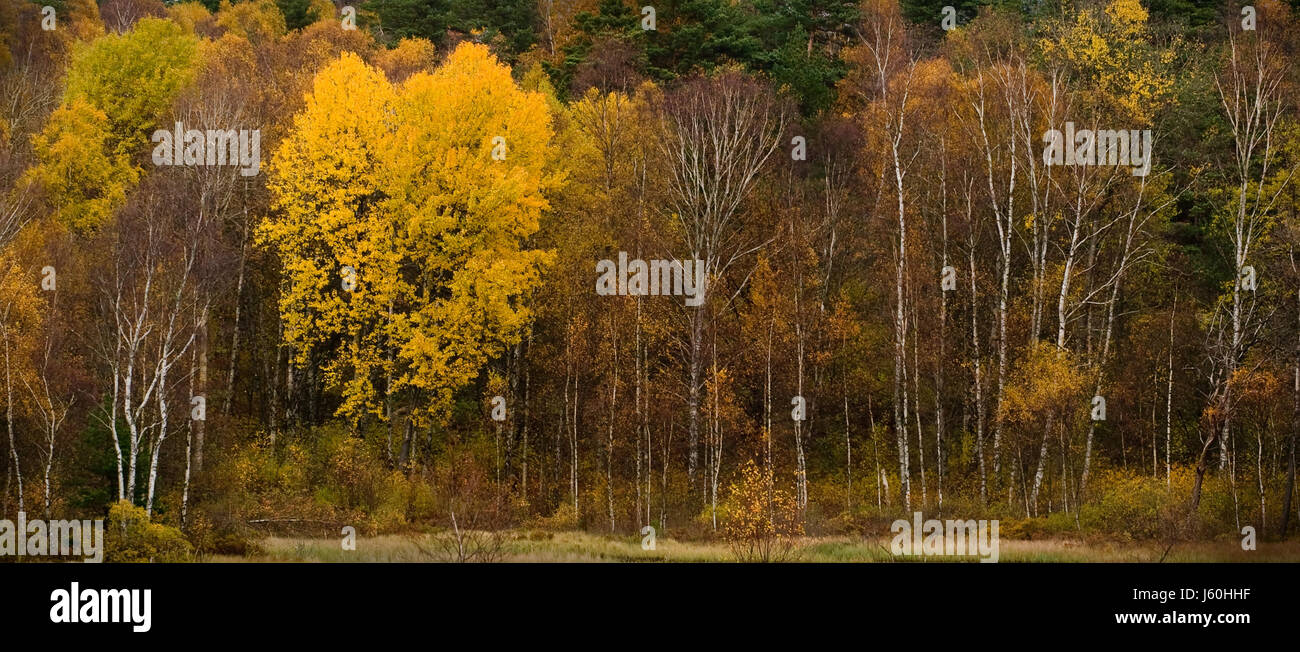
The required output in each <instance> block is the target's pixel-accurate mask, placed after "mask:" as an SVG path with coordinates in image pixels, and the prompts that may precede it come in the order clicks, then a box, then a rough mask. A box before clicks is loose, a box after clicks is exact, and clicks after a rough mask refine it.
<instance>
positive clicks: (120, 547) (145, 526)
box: [104, 501, 192, 563]
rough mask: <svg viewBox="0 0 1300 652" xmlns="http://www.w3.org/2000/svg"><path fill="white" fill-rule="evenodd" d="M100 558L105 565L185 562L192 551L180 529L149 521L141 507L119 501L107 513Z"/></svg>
mask: <svg viewBox="0 0 1300 652" xmlns="http://www.w3.org/2000/svg"><path fill="white" fill-rule="evenodd" d="M104 539H105V540H104V559H105V561H109V562H119V563H131V562H164V563H173V562H182V561H189V560H190V555H191V552H192V549H191V548H190V543H189V541H186V540H185V535H183V534H181V531H180V530H177V529H176V528H173V527H168V526H166V525H162V524H159V523H153V522H151V521H150V520H149V515H148V514H147V513H145V511H144V508H143V507H136V506H135V505H132V504H131V503H129V502H126V501H119V502H117V503H115V504H114V505H113V506H112V507H110V508H109V510H108V523H107V527H106V528H105V531H104Z"/></svg>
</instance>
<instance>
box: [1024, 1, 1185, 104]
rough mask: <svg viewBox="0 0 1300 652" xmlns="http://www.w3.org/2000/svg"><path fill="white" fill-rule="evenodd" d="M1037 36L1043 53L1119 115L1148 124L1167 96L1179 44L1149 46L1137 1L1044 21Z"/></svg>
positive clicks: (1144, 14) (1170, 91) (1143, 13)
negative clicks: (1044, 27) (1040, 36)
mask: <svg viewBox="0 0 1300 652" xmlns="http://www.w3.org/2000/svg"><path fill="white" fill-rule="evenodd" d="M1047 33H1048V36H1047V37H1045V38H1043V39H1041V40H1040V41H1039V46H1040V47H1041V48H1042V50H1043V53H1044V54H1045V55H1047V57H1048V58H1049V59H1051V60H1055V61H1058V62H1060V63H1063V64H1065V65H1066V66H1068V67H1069V68H1071V69H1073V70H1074V71H1075V73H1076V74H1079V75H1080V76H1081V77H1082V79H1083V80H1084V81H1085V82H1086V83H1087V84H1089V85H1090V86H1091V87H1092V88H1093V89H1094V90H1096V91H1097V92H1099V93H1100V94H1101V96H1100V97H1099V98H1097V99H1100V100H1102V101H1109V102H1110V103H1112V104H1114V105H1115V106H1116V107H1118V108H1119V109H1120V110H1121V111H1122V112H1123V113H1124V117H1126V118H1131V119H1136V120H1138V121H1139V122H1140V123H1141V124H1150V122H1151V120H1152V119H1153V118H1154V117H1155V115H1156V114H1157V113H1158V112H1159V111H1160V110H1161V109H1162V108H1163V107H1164V106H1165V105H1166V104H1167V103H1168V102H1169V101H1171V100H1172V94H1173V86H1174V79H1173V73H1172V71H1171V64H1172V63H1173V61H1174V57H1175V53H1176V51H1177V48H1178V41H1177V40H1175V41H1174V42H1173V43H1170V44H1169V45H1168V46H1167V47H1159V46H1156V45H1154V44H1153V43H1152V42H1151V41H1152V37H1151V33H1150V30H1149V29H1148V28H1147V11H1146V9H1144V8H1143V7H1142V4H1141V3H1140V2H1139V1H1138V0H1111V2H1110V3H1108V4H1107V5H1106V7H1105V10H1104V11H1102V12H1097V11H1094V10H1091V9H1083V10H1079V11H1077V12H1075V13H1073V15H1069V14H1067V16H1065V17H1064V18H1062V19H1060V20H1058V21H1051V22H1049V23H1048V29H1047Z"/></svg>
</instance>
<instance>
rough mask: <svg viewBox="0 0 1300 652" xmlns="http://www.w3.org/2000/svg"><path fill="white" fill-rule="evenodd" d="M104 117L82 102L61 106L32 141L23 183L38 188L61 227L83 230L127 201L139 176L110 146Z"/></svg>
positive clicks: (101, 221)
mask: <svg viewBox="0 0 1300 652" xmlns="http://www.w3.org/2000/svg"><path fill="white" fill-rule="evenodd" d="M108 126H109V123H108V118H107V116H105V115H104V112H103V111H100V110H99V109H96V108H94V107H92V106H91V105H90V104H89V103H87V102H86V101H85V100H83V99H75V100H73V101H72V104H71V105H68V106H62V107H59V108H58V109H56V110H55V111H54V113H53V114H52V115H51V116H50V120H49V124H48V125H47V126H46V128H45V130H44V131H42V132H40V133H38V134H36V135H35V136H33V137H32V149H33V151H34V152H35V154H36V161H37V164H36V165H34V166H32V168H31V169H29V170H28V171H27V175H26V180H28V181H33V182H36V183H38V184H40V185H41V186H42V187H43V188H44V189H45V192H46V194H47V196H48V200H49V202H50V204H51V207H52V208H53V209H54V215H55V217H56V219H58V220H59V221H60V222H61V223H63V224H65V225H67V226H69V227H71V228H73V229H76V230H79V231H80V230H87V229H92V228H94V227H97V226H99V225H100V224H103V223H104V222H105V221H106V220H107V219H108V218H109V216H110V215H112V212H113V211H114V210H115V209H116V208H117V207H118V206H121V205H122V203H123V202H125V201H126V192H127V189H129V188H130V187H131V186H132V185H134V184H135V181H136V178H137V174H138V173H137V171H136V170H135V168H134V167H132V166H131V164H130V162H128V161H127V160H126V158H125V157H124V156H122V155H120V154H117V153H115V152H113V151H112V149H111V148H110V147H109V144H110V135H109V133H108Z"/></svg>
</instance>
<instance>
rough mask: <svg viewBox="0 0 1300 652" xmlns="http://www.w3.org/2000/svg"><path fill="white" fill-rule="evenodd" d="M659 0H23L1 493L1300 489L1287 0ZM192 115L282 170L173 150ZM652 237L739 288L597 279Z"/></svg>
mask: <svg viewBox="0 0 1300 652" xmlns="http://www.w3.org/2000/svg"><path fill="white" fill-rule="evenodd" d="M44 4H48V5H49V6H52V7H54V8H55V13H56V15H57V28H56V29H54V30H48V31H47V30H43V29H42V27H41V21H42V17H43V16H42V6H43V5H44ZM646 4H653V5H654V9H655V29H654V30H652V31H651V30H645V29H643V25H642V21H643V15H642V11H641V8H640V6H639V4H638V5H637V6H634V4H633V3H631V2H622V1H619V0H510V1H501V2H488V1H484V0H375V1H366V2H360V3H358V5H357V6H356V9H357V12H356V29H345V26H344V22H345V16H344V15H343V14H342V13H341V12H340V7H341V6H340V7H336V6H335V5H332V4H330V3H329V1H328V0H281V1H279V2H272V1H271V0H255V1H245V2H238V3H236V4H230V3H229V2H222V3H221V4H220V5H218V4H217V3H215V2H203V3H195V2H189V3H183V4H164V3H162V2H159V1H158V0H106V1H104V2H100V3H98V4H96V3H94V2H92V1H91V0H62V1H55V0H46V1H44V2H41V3H32V2H28V1H26V0H0V242H2V243H3V249H2V250H0V285H2V286H3V290H2V291H0V340H2V342H0V343H2V345H3V347H2V348H3V365H4V370H3V380H0V382H3V390H0V404H2V405H3V413H2V414H0V418H3V423H4V426H5V429H4V431H3V432H0V452H3V454H4V459H5V472H4V481H3V482H4V484H3V498H2V500H0V511H3V513H4V514H6V515H12V514H14V513H16V512H17V511H19V510H25V511H26V512H28V513H29V514H30V515H33V517H35V515H43V516H47V517H53V518H60V517H70V516H71V515H84V516H87V517H89V516H96V515H98V516H103V515H105V514H107V513H108V511H109V508H110V506H112V505H114V504H116V507H114V508H113V509H114V511H115V514H117V516H118V517H122V515H123V514H130V513H133V512H134V513H135V514H136V516H135V517H134V518H136V520H137V521H139V520H140V519H142V518H143V517H142V516H140V514H147V515H148V517H149V518H150V519H152V521H153V522H154V523H155V524H156V525H153V526H148V527H154V528H157V532H156V533H155V534H156V535H157V536H158V537H160V540H164V539H165V540H169V541H171V543H170V544H168V545H172V544H174V545H175V546H176V548H177V549H180V548H184V549H186V550H189V549H195V550H200V551H203V550H208V551H213V550H216V551H222V550H226V551H229V550H236V551H237V550H239V549H240V548H241V546H244V545H246V543H247V542H248V541H249V540H250V539H253V538H255V537H256V536H257V535H258V534H259V533H264V532H266V531H268V530H267V528H275V527H292V526H293V525H294V524H298V525H302V526H303V527H310V526H312V525H313V524H320V525H321V527H322V529H323V531H325V532H327V533H328V534H331V535H337V530H338V526H339V525H340V524H352V525H355V526H357V527H358V528H360V529H361V530H362V531H363V532H365V533H369V534H375V533H385V532H403V531H410V530H419V529H427V528H441V527H450V526H452V525H453V524H452V520H453V518H455V519H456V523H455V527H457V528H459V529H471V530H477V531H497V530H502V529H506V528H513V527H538V528H551V529H557V530H559V529H585V530H588V531H591V532H606V533H614V534H617V535H625V536H626V535H635V534H636V533H637V532H638V531H639V530H640V529H641V527H642V526H644V525H653V526H654V527H655V528H657V529H658V531H659V536H661V537H662V536H674V537H682V538H692V537H696V538H711V537H731V538H745V537H750V538H759V539H763V538H767V537H792V536H796V535H799V534H808V535H820V534H836V533H872V532H881V531H883V530H884V528H885V524H887V523H888V522H889V521H890V520H892V519H893V518H896V517H898V516H900V515H904V514H909V513H910V512H912V511H924V512H925V513H926V514H927V517H930V516H945V517H960V518H980V517H993V518H1001V519H1003V528H1002V536H1003V537H1048V536H1080V535H1084V536H1092V537H1101V538H1106V539H1114V540H1133V539H1145V540H1156V539H1159V540H1170V541H1172V540H1185V539H1216V538H1234V537H1240V534H1239V531H1240V529H1241V528H1242V527H1243V526H1247V525H1252V526H1255V527H1256V528H1257V529H1258V530H1259V532H1260V534H1261V536H1263V537H1265V538H1278V537H1281V536H1283V535H1284V534H1285V531H1286V529H1287V528H1288V527H1289V526H1290V527H1292V529H1293V527H1294V521H1295V511H1296V505H1295V502H1294V501H1293V500H1292V490H1293V487H1294V475H1295V444H1296V436H1295V433H1296V429H1297V428H1300V266H1298V264H1300V263H1298V261H1297V252H1296V247H1297V245H1298V244H1300V213H1297V210H1298V209H1300V195H1298V194H1297V192H1298V190H1297V181H1300V180H1297V179H1295V178H1294V176H1295V173H1296V169H1297V166H1300V123H1297V117H1298V116H1300V105H1298V104H1297V101H1298V98H1300V92H1297V91H1300V88H1298V87H1297V83H1298V82H1300V76H1298V73H1300V60H1298V59H1297V58H1296V47H1297V42H1298V41H1297V38H1298V34H1300V31H1298V28H1300V25H1298V24H1297V22H1296V17H1295V14H1294V9H1293V8H1292V7H1291V6H1290V5H1288V4H1286V3H1281V2H1277V1H1276V0H1265V1H1261V2H1258V3H1256V4H1254V5H1253V7H1252V8H1253V13H1252V12H1249V11H1248V12H1247V13H1249V14H1250V16H1251V17H1252V18H1254V19H1255V24H1254V27H1255V29H1253V30H1249V29H1243V14H1242V12H1241V10H1240V7H1239V6H1237V5H1235V4H1231V5H1229V4H1223V3H1220V2H1212V1H1208V0H1153V1H1151V2H1139V1H1138V0H1111V1H1110V2H1102V1H1080V2H1061V3H1058V2H1046V1H1045V2H977V1H974V0H963V1H960V2H951V4H953V5H954V6H955V7H956V8H957V10H958V12H957V23H958V26H957V28H956V29H953V30H950V31H946V30H944V29H942V26H941V20H942V18H943V14H942V7H943V6H944V5H947V4H949V2H945V1H944V0H909V1H904V2H902V3H901V4H900V3H899V2H897V1H896V0H866V1H864V2H862V3H857V2H851V1H847V0H796V1H790V2H780V1H776V0H736V1H728V0H680V1H676V0H660V1H659V2H653V3H651V2H649V1H648V0H647V2H646ZM176 122H182V123H184V125H185V128H186V129H201V130H205V129H221V130H227V129H233V130H240V129H249V130H251V129H258V130H260V135H261V153H262V167H261V173H260V174H258V175H257V176H251V177H246V176H241V175H240V174H239V172H238V169H237V168H236V167H231V166H226V167H214V166H155V165H154V163H153V161H152V158H151V152H152V151H153V148H154V143H152V142H151V141H150V136H151V134H152V133H153V132H154V130H155V129H160V128H161V129H171V128H172V127H173V125H174V124H175V123H176ZM1066 122H1073V123H1074V124H1075V125H1077V126H1078V127H1079V128H1085V127H1089V128H1096V129H1125V130H1129V129H1132V130H1150V131H1151V132H1152V134H1153V141H1154V156H1153V159H1152V169H1151V172H1150V174H1149V175H1147V176H1136V175H1133V174H1131V173H1130V169H1129V168H1128V167H1127V166H1111V165H1101V166H1047V165H1045V164H1044V159H1043V146H1044V145H1043V134H1044V132H1045V131H1047V130H1048V129H1064V125H1065V123H1066ZM498 136H499V137H501V138H504V141H501V142H503V143H504V145H505V153H506V155H505V159H504V160H497V158H494V157H493V152H494V149H495V148H496V146H497V144H496V143H495V142H494V138H496V137H498ZM800 138H802V140H799V139H800ZM498 158H499V157H498ZM619 252H627V254H628V255H629V257H633V258H643V259H652V258H663V259H672V258H697V259H700V260H703V261H705V263H706V265H707V270H708V279H709V285H708V293H707V300H706V302H705V304H704V305H703V306H701V307H699V308H690V307H686V306H684V305H683V301H682V298H681V297H667V296H598V295H597V293H596V292H595V290H594V283H595V281H596V276H597V275H596V273H595V265H596V263H597V261H599V260H601V259H615V260H616V259H617V258H618V254H619ZM947 266H951V267H952V268H953V271H954V274H953V275H951V278H952V279H953V285H952V286H950V287H949V289H947V290H944V289H943V285H942V283H941V279H942V277H943V269H944V268H945V267H947ZM344 267H348V268H351V269H353V270H355V272H356V276H355V279H354V280H355V288H353V289H352V290H351V291H347V290H345V289H343V287H342V285H343V282H344V281H345V280H346V279H345V278H344V275H345V272H344V269H343V268H344ZM49 268H52V269H49ZM1252 270H1253V271H1252ZM1252 279H1253V281H1254V283H1253V287H1252V282H1251V281H1252ZM50 284H53V285H52V287H53V289H50V287H51V285H50ZM495 396H502V397H504V399H505V404H506V419H505V420H504V421H494V420H493V419H492V418H491V416H490V412H491V409H492V406H491V400H492V398H493V397H495ZM796 396H800V397H803V398H804V400H805V403H806V420H803V421H798V420H795V419H793V418H792V412H791V411H792V409H794V406H793V405H792V398H793V397H796ZM1094 396H1102V397H1104V399H1105V402H1106V408H1105V419H1104V420H1096V419H1094V418H1093V416H1094V414H1093V397H1094ZM192 397H202V398H203V399H204V406H205V410H204V411H205V414H204V419H203V420H197V419H194V418H192V417H193V416H194V412H193V410H194V408H195V404H194V403H193V402H192ZM119 501H126V502H127V503H130V504H133V505H134V506H135V507H134V508H132V507H131V506H130V505H123V504H121V502H119ZM10 517H12V516H10Z"/></svg>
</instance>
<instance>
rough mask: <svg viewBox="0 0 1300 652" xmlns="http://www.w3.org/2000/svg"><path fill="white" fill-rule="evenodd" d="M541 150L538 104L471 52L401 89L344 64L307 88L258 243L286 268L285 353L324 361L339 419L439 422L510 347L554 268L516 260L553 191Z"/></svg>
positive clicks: (350, 62) (545, 128)
mask: <svg viewBox="0 0 1300 652" xmlns="http://www.w3.org/2000/svg"><path fill="white" fill-rule="evenodd" d="M497 137H501V138H504V139H505V140H504V143H505V156H506V158H505V159H504V160H495V159H494V158H493V153H494V149H497V151H498V152H499V151H500V149H498V148H497V144H496V143H494V139H495V138H497ZM551 139H552V129H551V115H550V113H549V111H548V109H547V105H546V102H545V100H544V98H543V97H542V96H541V95H540V94H537V93H527V92H523V91H521V90H520V89H519V88H518V87H516V85H515V83H514V81H513V80H512V79H511V77H510V70H509V68H507V67H506V66H504V65H503V64H501V63H500V62H498V61H497V60H496V59H495V58H494V57H493V56H492V55H491V54H490V53H489V52H488V50H487V48H486V47H483V46H480V45H473V44H463V45H461V46H460V47H458V48H457V49H456V51H455V52H453V53H452V54H451V56H450V57H448V59H447V61H446V63H445V64H444V65H443V66H442V67H440V68H439V69H438V70H436V71H435V72H434V73H432V74H429V73H423V72H422V73H417V74H415V75H414V76H412V77H411V78H410V79H408V80H407V81H406V82H405V83H404V84H402V85H401V86H400V87H394V86H393V85H392V84H390V83H389V82H388V80H387V79H386V78H385V77H384V75H383V74H382V73H381V72H379V71H378V70H376V69H374V68H372V67H370V66H369V65H367V64H365V63H364V62H363V61H362V60H361V59H360V58H359V57H357V56H355V55H353V54H344V55H343V56H342V57H341V58H340V59H338V60H337V61H335V62H334V63H332V64H330V65H329V66H328V67H326V68H325V69H323V70H322V71H321V72H320V73H319V74H318V75H317V76H316V79H315V82H314V87H313V89H312V91H311V93H310V94H309V95H308V97H307V102H306V108H305V110H304V111H303V112H302V113H301V114H299V115H298V116H296V117H295V118H294V126H293V129H292V130H291V133H290V134H289V136H288V137H287V138H286V139H285V141H284V142H283V144H282V146H281V147H280V148H279V149H278V150H277V151H276V153H275V156H274V158H273V161H272V175H271V178H270V180H269V183H268V185H269V187H270V188H271V191H272V193H273V198H274V199H273V207H274V208H275V210H276V213H275V215H274V216H273V217H271V218H270V219H268V220H267V221H266V222H265V223H264V224H263V225H262V227H261V229H260V239H261V241H262V242H263V243H265V244H266V245H268V246H270V247H271V248H273V249H274V250H275V251H276V252H278V254H279V256H280V259H281V262H282V265H283V269H284V276H285V284H284V289H283V292H282V294H281V299H280V312H281V316H282V319H283V321H284V333H285V340H286V342H287V343H288V344H290V345H291V346H292V347H293V351H294V353H295V357H296V362H298V363H303V362H305V359H306V355H307V354H308V351H309V350H312V349H315V350H320V351H324V352H326V357H327V358H328V362H327V364H326V374H327V380H328V381H329V382H330V383H331V384H332V385H334V386H337V387H339V388H340V389H341V390H342V393H343V397H344V403H343V405H342V406H341V407H340V409H339V412H340V413H341V414H347V415H350V416H353V417H357V416H359V415H360V414H362V413H363V412H365V411H372V412H375V413H377V414H381V415H384V413H383V411H382V404H381V401H380V397H381V396H383V395H385V393H387V392H391V393H395V394H398V395H399V396H401V397H402V398H401V399H399V400H404V401H407V402H409V403H410V404H412V407H413V408H414V411H415V413H416V414H417V415H418V416H428V415H430V414H439V413H441V412H442V411H443V410H445V409H446V408H447V407H448V406H449V404H450V402H451V397H452V393H453V392H454V391H455V390H456V389H457V388H459V387H461V386H462V385H464V384H466V383H467V382H469V381H470V380H472V379H473V378H475V377H476V376H477V375H478V373H479V371H480V369H481V368H482V367H483V365H484V364H485V363H486V362H487V361H488V360H489V359H490V358H491V357H493V356H495V355H496V354H498V353H499V352H500V351H501V350H502V348H503V347H504V346H507V345H509V344H511V343H513V342H515V341H517V340H518V338H519V336H520V332H521V330H522V329H523V327H524V326H525V325H526V324H527V323H528V322H529V321H530V320H531V318H532V313H531V311H530V309H529V308H528V307H527V306H526V304H525V302H524V299H525V298H526V297H527V296H528V295H529V293H530V292H531V291H532V290H533V289H534V288H536V287H537V286H538V285H539V283H540V271H541V269H542V267H543V266H544V265H546V264H549V262H550V260H551V255H550V254H549V253H547V252H544V251H539V250H533V249H528V248H526V241H527V239H528V238H529V237H530V236H532V235H533V234H534V233H535V232H536V231H537V230H538V224H539V218H540V216H541V214H542V212H543V211H545V210H547V209H548V208H549V203H548V200H547V194H548V193H549V192H550V191H552V190H554V189H555V188H556V184H557V180H556V179H555V178H554V177H552V176H551V175H550V174H549V173H548V172H547V170H548V169H549V167H550V165H551V162H552V159H553V158H554V157H555V152H554V151H553V149H552V145H551ZM344 267H350V268H352V269H353V270H355V272H356V274H355V279H356V283H355V287H354V288H352V291H350V292H349V291H347V290H345V289H344V288H343V283H344V281H345V280H346V279H345V278H344V277H343V273H344V272H343V268H344ZM385 385H387V392H386V391H385V387H384V386H385ZM403 392H405V394H402V393H403Z"/></svg>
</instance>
